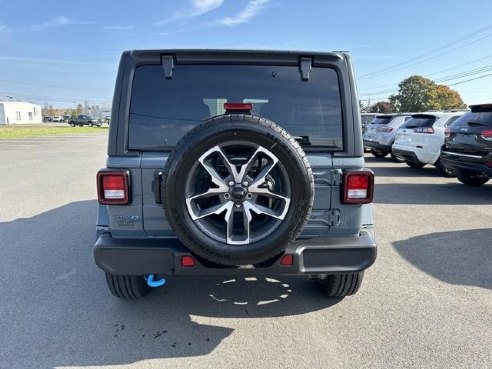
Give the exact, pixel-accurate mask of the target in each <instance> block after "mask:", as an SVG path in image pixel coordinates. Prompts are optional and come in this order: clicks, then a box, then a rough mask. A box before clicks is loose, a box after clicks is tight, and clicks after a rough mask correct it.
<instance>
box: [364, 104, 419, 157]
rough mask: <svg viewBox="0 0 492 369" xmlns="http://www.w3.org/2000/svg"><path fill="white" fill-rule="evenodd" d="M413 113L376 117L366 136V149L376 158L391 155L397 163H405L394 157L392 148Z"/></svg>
mask: <svg viewBox="0 0 492 369" xmlns="http://www.w3.org/2000/svg"><path fill="white" fill-rule="evenodd" d="M411 115H412V113H404V114H386V115H378V116H376V117H375V118H374V119H373V120H372V121H371V123H370V124H369V125H368V127H367V131H366V133H365V134H364V148H367V149H369V150H371V154H372V155H374V156H375V157H376V158H384V157H385V156H386V155H388V154H391V159H392V160H393V161H395V162H399V163H401V162H403V161H404V159H402V158H400V157H398V156H395V155H393V153H392V152H391V146H392V145H393V142H394V141H395V137H396V132H397V131H398V128H400V127H401V126H402V125H403V124H404V123H405V122H406V121H408V120H409V119H410V118H411Z"/></svg>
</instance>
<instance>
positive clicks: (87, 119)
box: [68, 115, 102, 127]
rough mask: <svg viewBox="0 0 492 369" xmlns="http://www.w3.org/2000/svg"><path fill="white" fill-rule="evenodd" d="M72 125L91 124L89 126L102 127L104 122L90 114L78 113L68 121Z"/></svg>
mask: <svg viewBox="0 0 492 369" xmlns="http://www.w3.org/2000/svg"><path fill="white" fill-rule="evenodd" d="M68 124H70V125H71V126H72V127H75V126H89V127H101V125H102V123H101V120H100V119H97V118H94V117H91V116H90V115H77V116H75V117H71V118H70V120H69V121H68Z"/></svg>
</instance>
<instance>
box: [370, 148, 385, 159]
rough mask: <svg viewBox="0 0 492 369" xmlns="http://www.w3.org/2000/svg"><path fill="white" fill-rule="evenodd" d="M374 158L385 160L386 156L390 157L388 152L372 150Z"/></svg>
mask: <svg viewBox="0 0 492 369" xmlns="http://www.w3.org/2000/svg"><path fill="white" fill-rule="evenodd" d="M371 154H372V156H374V157H375V158H378V159H382V158H384V157H385V156H386V155H388V153H387V152H381V151H376V150H371Z"/></svg>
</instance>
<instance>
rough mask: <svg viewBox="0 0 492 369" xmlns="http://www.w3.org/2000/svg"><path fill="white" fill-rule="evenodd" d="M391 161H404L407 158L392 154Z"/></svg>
mask: <svg viewBox="0 0 492 369" xmlns="http://www.w3.org/2000/svg"><path fill="white" fill-rule="evenodd" d="M391 161H393V162H395V163H404V162H405V159H403V158H400V157H399V156H396V155H394V154H391Z"/></svg>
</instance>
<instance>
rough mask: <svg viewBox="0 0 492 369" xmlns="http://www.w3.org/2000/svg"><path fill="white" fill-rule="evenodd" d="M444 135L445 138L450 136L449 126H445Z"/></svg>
mask: <svg viewBox="0 0 492 369" xmlns="http://www.w3.org/2000/svg"><path fill="white" fill-rule="evenodd" d="M444 136H445V137H446V138H449V137H451V128H449V127H447V128H446V129H445V130H444Z"/></svg>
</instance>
